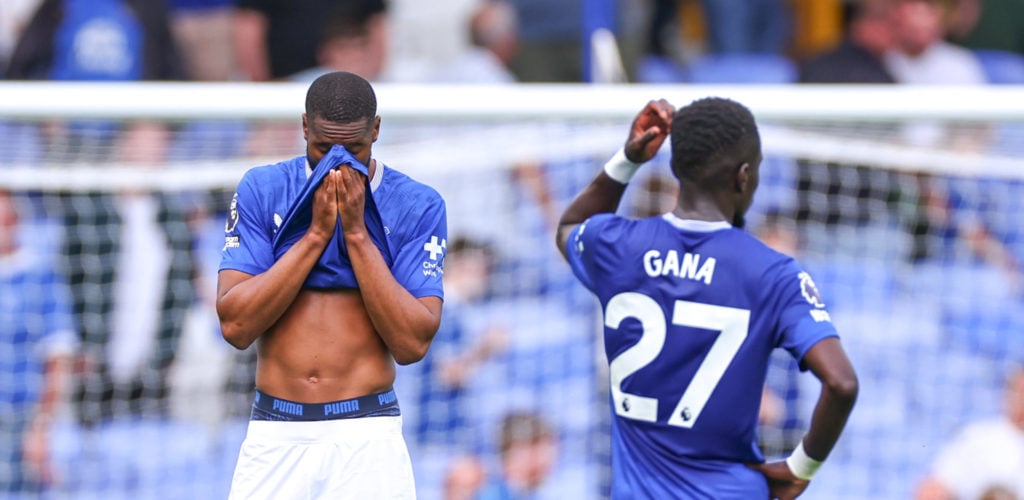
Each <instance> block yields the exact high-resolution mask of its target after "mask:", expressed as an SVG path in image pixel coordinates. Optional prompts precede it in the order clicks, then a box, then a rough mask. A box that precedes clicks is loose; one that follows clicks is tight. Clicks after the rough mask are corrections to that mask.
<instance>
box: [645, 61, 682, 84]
mask: <svg viewBox="0 0 1024 500" xmlns="http://www.w3.org/2000/svg"><path fill="white" fill-rule="evenodd" d="M636 79H637V81H638V82H640V83H679V82H687V81H689V80H690V75H689V73H688V72H687V70H686V68H685V67H683V66H682V65H680V64H678V63H676V62H675V61H673V60H672V59H670V58H668V57H664V56H646V57H644V58H643V59H640V62H638V63H637V65H636Z"/></svg>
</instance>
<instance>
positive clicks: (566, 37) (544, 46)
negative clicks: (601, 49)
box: [510, 0, 583, 83]
mask: <svg viewBox="0 0 1024 500" xmlns="http://www.w3.org/2000/svg"><path fill="white" fill-rule="evenodd" d="M510 1H511V3H512V4H513V5H514V6H515V8H516V13H517V14H518V17H519V52H518V54H517V55H516V58H515V59H514V60H513V61H512V64H511V68H512V71H513V72H514V73H515V74H516V79H517V80H519V81H521V82H548V83H551V82H581V81H583V61H582V58H583V50H582V45H581V44H582V39H583V21H582V19H583V18H582V15H583V1H582V0H510Z"/></svg>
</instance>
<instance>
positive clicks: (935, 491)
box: [916, 366, 1024, 500]
mask: <svg viewBox="0 0 1024 500" xmlns="http://www.w3.org/2000/svg"><path fill="white" fill-rule="evenodd" d="M1003 397H1004V399H1003V413H1002V414H1000V415H996V416H993V417H991V418H988V419H982V420H977V421H973V422H969V423H967V424H966V425H965V426H964V427H963V428H962V429H960V430H959V431H957V432H956V434H955V435H953V436H952V438H951V439H950V440H949V441H948V442H947V443H946V444H945V445H944V446H943V447H942V449H941V450H940V451H939V453H938V455H937V456H936V457H935V461H934V462H933V463H932V467H931V470H930V472H929V473H928V475H927V476H926V477H925V478H924V479H923V480H922V481H921V483H920V484H919V485H918V489H917V494H916V498H917V500H953V499H975V498H977V499H992V500H996V499H999V500H1012V499H1020V498H1024V474H1022V473H1021V471H1024V367H1020V366H1018V367H1016V368H1015V369H1013V370H1012V371H1011V372H1010V374H1009V376H1008V377H1007V379H1006V387H1005V389H1004V395H1003Z"/></svg>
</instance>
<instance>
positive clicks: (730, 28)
mask: <svg viewBox="0 0 1024 500" xmlns="http://www.w3.org/2000/svg"><path fill="white" fill-rule="evenodd" d="M701 5H702V6H703V7H704V16H705V20H706V22H707V39H708V51H709V52H711V53H715V54H731V53H740V54H749V53H767V54H781V53H783V52H784V50H785V49H786V46H787V44H788V43H789V41H790V38H791V35H792V30H793V22H792V16H791V13H790V12H789V10H788V5H787V4H786V3H784V2H782V1H780V0H702V1H701Z"/></svg>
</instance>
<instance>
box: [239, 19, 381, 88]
mask: <svg viewBox="0 0 1024 500" xmlns="http://www.w3.org/2000/svg"><path fill="white" fill-rule="evenodd" d="M341 7H344V8H352V9H362V10H363V11H365V12H385V11H386V10H387V6H386V4H385V0H238V9H237V11H236V13H235V52H236V54H237V56H236V57H237V59H238V63H239V65H240V67H241V70H242V76H243V77H244V78H246V79H248V80H252V81H257V82H260V81H266V80H283V79H287V78H288V77H290V76H292V75H294V74H296V73H299V72H300V71H304V70H307V69H309V68H313V67H316V66H317V65H318V64H323V63H324V62H323V61H318V60H317V53H318V50H319V48H320V45H321V42H322V40H323V35H324V20H325V18H326V19H330V18H331V17H332V15H333V12H334V10H335V9H337V8H341Z"/></svg>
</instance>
